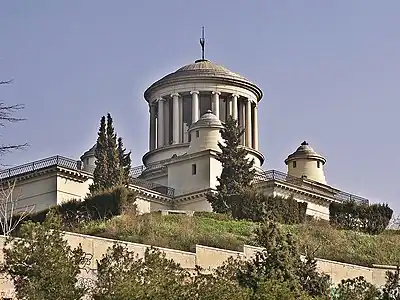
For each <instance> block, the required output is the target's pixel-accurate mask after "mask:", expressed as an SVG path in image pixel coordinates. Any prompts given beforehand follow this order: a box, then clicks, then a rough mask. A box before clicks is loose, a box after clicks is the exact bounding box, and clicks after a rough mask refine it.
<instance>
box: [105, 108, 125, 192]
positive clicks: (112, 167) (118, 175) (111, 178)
mask: <svg viewBox="0 0 400 300" xmlns="http://www.w3.org/2000/svg"><path fill="white" fill-rule="evenodd" d="M106 134H107V163H108V172H107V179H108V180H107V184H106V187H107V188H110V187H113V186H117V185H120V184H122V170H121V168H120V162H119V155H118V149H117V134H116V133H115V131H114V125H113V119H112V117H111V114H110V113H108V114H107V130H106Z"/></svg>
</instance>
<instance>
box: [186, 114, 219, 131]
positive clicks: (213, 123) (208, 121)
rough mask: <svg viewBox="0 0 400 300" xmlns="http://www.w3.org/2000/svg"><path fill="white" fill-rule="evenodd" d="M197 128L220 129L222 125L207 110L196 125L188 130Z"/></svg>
mask: <svg viewBox="0 0 400 300" xmlns="http://www.w3.org/2000/svg"><path fill="white" fill-rule="evenodd" d="M199 127H222V123H221V121H220V120H219V119H218V117H217V116H216V115H214V114H213V113H212V111H211V110H207V111H206V113H205V114H203V115H202V116H201V117H200V119H199V120H198V121H197V122H196V123H193V124H192V125H191V126H190V128H189V130H191V129H193V128H199Z"/></svg>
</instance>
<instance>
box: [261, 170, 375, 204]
mask: <svg viewBox="0 0 400 300" xmlns="http://www.w3.org/2000/svg"><path fill="white" fill-rule="evenodd" d="M270 180H277V181H282V182H285V183H289V184H293V185H296V186H298V187H301V188H304V189H308V190H312V191H315V192H317V193H321V191H322V190H325V191H326V192H327V193H328V195H329V196H331V197H332V198H334V199H335V200H337V201H339V202H345V201H355V202H358V203H363V204H369V200H368V199H365V198H363V197H360V196H357V195H353V194H350V193H347V192H344V191H341V190H338V189H334V188H331V187H323V188H322V187H318V186H320V185H321V184H320V183H318V182H314V181H312V180H310V179H303V178H300V177H295V176H291V175H288V174H286V173H283V172H280V171H277V170H268V171H264V172H262V173H258V174H257V175H256V176H255V182H263V181H270ZM324 194H325V193H324Z"/></svg>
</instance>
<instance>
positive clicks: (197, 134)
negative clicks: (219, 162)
mask: <svg viewBox="0 0 400 300" xmlns="http://www.w3.org/2000/svg"><path fill="white" fill-rule="evenodd" d="M199 136H200V131H198V130H196V138H198V137H199Z"/></svg>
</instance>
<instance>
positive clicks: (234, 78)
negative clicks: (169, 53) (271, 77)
mask: <svg viewBox="0 0 400 300" xmlns="http://www.w3.org/2000/svg"><path fill="white" fill-rule="evenodd" d="M200 78H202V79H204V78H215V79H222V80H228V81H231V82H236V83H241V84H244V85H246V86H248V87H250V88H251V89H252V90H254V91H255V92H256V94H258V95H259V99H261V98H262V91H261V90H260V89H259V88H258V87H257V86H256V85H255V84H254V83H252V82H250V81H249V80H248V79H247V78H245V77H243V76H241V75H239V74H237V73H234V72H232V71H230V70H228V69H227V68H225V67H224V66H221V65H218V64H216V63H213V62H212V61H209V60H207V59H199V60H196V61H195V62H194V63H192V64H189V65H186V66H183V67H181V68H179V69H178V70H176V71H175V72H173V73H170V74H168V75H166V76H164V77H163V78H161V79H160V80H158V81H156V82H155V83H153V84H152V85H151V86H150V87H149V88H148V89H147V90H146V91H145V93H144V96H145V98H146V99H147V95H148V94H149V93H150V91H151V90H152V89H153V88H155V87H157V86H161V85H164V84H172V83H174V82H176V81H179V80H181V79H184V80H191V79H194V80H198V79H200Z"/></svg>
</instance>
